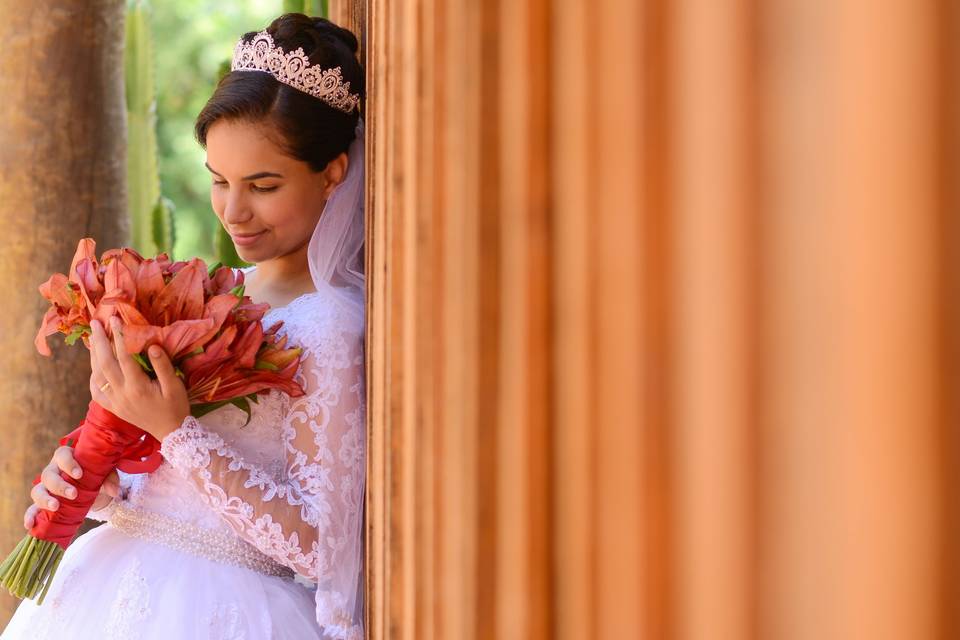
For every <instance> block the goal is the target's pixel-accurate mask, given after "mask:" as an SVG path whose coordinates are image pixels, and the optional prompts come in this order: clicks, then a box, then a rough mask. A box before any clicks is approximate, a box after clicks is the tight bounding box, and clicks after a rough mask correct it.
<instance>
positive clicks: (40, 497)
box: [30, 484, 60, 511]
mask: <svg viewBox="0 0 960 640" xmlns="http://www.w3.org/2000/svg"><path fill="white" fill-rule="evenodd" d="M30 499H31V500H33V504H35V505H36V506H37V507H39V508H41V509H46V510H47V511H56V510H57V509H59V508H60V502H59V501H58V500H57V499H56V498H53V497H51V496H50V494H49V493H47V489H46V487H44V486H43V485H42V484H35V485H33V488H32V489H30Z"/></svg>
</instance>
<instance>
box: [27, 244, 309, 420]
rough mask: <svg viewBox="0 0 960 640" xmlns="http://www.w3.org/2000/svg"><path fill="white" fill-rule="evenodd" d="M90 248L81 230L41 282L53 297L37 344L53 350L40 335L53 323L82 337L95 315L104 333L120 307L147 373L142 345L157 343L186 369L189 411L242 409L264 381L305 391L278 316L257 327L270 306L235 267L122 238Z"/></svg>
mask: <svg viewBox="0 0 960 640" xmlns="http://www.w3.org/2000/svg"><path fill="white" fill-rule="evenodd" d="M95 249H96V243H95V242H94V241H93V240H92V239H90V238H84V239H83V240H81V241H80V243H79V245H78V246H77V251H76V254H75V255H74V257H73V261H72V263H71V265H70V273H69V274H67V275H63V274H61V273H55V274H53V275H52V276H50V278H49V279H48V280H47V281H46V282H45V283H43V284H42V285H40V293H41V295H43V297H44V298H46V299H47V300H49V301H50V308H49V309H48V310H47V312H46V314H45V315H44V318H43V323H42V324H41V326H40V330H39V332H38V333H37V338H36V341H35V344H36V347H37V350H38V351H39V352H40V353H41V354H43V355H46V356H49V355H51V352H50V348H49V347H48V345H47V340H46V339H47V337H48V336H51V335H53V334H56V333H62V334H64V335H66V336H67V337H66V341H67V342H68V343H69V344H73V343H74V342H75V341H76V340H77V339H78V338H80V339H82V340H83V341H84V344H86V345H87V346H88V347H89V343H88V342H87V339H88V337H89V336H90V322H91V321H92V320H93V319H97V320H100V322H101V323H102V324H103V326H104V327H105V328H106V330H107V332H108V333H109V331H110V329H109V326H110V324H109V322H108V320H109V318H110V317H112V316H119V317H120V320H121V323H122V328H121V331H122V334H123V342H124V347H125V348H126V350H127V352H128V353H130V354H133V355H134V357H135V358H136V359H137V361H138V362H140V364H141V366H143V367H144V369H145V370H147V371H148V373H153V372H152V369H151V368H150V365H149V360H148V359H147V358H146V357H144V353H145V351H146V349H148V348H149V347H150V346H151V345H154V344H157V345H160V346H161V347H162V348H163V349H164V351H166V353H167V355H168V356H169V357H170V360H171V361H172V362H173V364H174V366H175V367H176V368H177V371H178V373H179V374H180V375H181V377H182V378H183V381H184V385H185V386H186V388H187V393H188V396H189V398H190V402H191V406H192V407H193V409H194V413H195V414H196V415H202V413H205V412H206V411H209V410H212V409H214V408H216V407H218V406H221V405H223V404H226V403H228V402H231V403H233V404H236V405H237V406H241V407H242V408H244V409H245V410H246V411H247V412H248V414H249V406H248V405H247V404H246V400H254V401H255V400H256V397H255V394H258V393H263V392H267V391H269V390H270V389H279V390H281V391H283V392H284V393H287V394H289V395H291V396H299V395H303V390H302V389H301V387H300V385H299V384H298V383H297V382H296V381H295V380H294V376H295V374H296V372H297V369H298V367H299V366H300V353H301V350H300V349H299V348H287V346H286V337H285V336H284V337H278V335H277V330H278V329H279V328H280V327H281V326H282V323H280V322H278V323H276V324H274V325H273V326H271V327H270V328H269V329H267V330H266V331H265V330H264V329H263V326H262V324H261V319H262V318H263V316H264V314H265V313H266V312H267V310H268V309H269V308H270V307H269V305H267V304H254V303H253V302H252V301H251V300H250V298H249V297H248V296H245V295H244V294H243V289H244V285H243V273H242V272H238V271H235V270H234V269H231V268H229V267H223V266H220V265H215V266H214V267H212V268H211V269H208V268H207V266H206V264H204V262H203V260H200V259H199V258H194V259H192V260H187V261H178V262H171V261H170V258H169V257H168V256H167V255H166V254H164V253H161V254H160V255H158V256H157V257H156V258H144V257H143V256H141V255H140V254H139V253H137V252H136V251H134V250H132V249H128V248H123V249H110V250H108V251H105V252H104V253H103V255H102V256H101V259H100V261H99V262H98V261H97V257H96V254H95Z"/></svg>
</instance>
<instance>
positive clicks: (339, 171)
mask: <svg viewBox="0 0 960 640" xmlns="http://www.w3.org/2000/svg"><path fill="white" fill-rule="evenodd" d="M349 164H350V162H349V160H347V154H346V153H341V154H340V155H338V156H337V157H336V158H334V159H333V160H331V161H330V162H328V163H327V166H326V168H325V169H324V170H323V175H324V178H325V179H326V185H324V187H323V197H324V198H325V199H326V198H329V197H330V194H331V193H333V190H334V188H335V187H336V186H337V185H338V184H340V183H341V182H343V179H344V178H345V177H346V175H347V168H348V167H349Z"/></svg>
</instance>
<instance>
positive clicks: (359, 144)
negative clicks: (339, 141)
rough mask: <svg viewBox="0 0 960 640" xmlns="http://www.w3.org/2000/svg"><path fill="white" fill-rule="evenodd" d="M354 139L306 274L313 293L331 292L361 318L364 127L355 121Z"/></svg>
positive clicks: (326, 208) (315, 237)
mask: <svg viewBox="0 0 960 640" xmlns="http://www.w3.org/2000/svg"><path fill="white" fill-rule="evenodd" d="M355 131H356V138H354V140H353V142H351V143H350V149H349V150H348V152H347V162H348V165H347V175H346V176H344V179H343V181H342V182H341V183H340V184H339V185H337V187H336V188H335V189H334V190H333V193H331V194H330V197H329V198H328V199H327V204H326V206H324V208H323V213H322V214H321V216H320V221H319V222H318V223H317V226H316V228H315V229H314V230H313V236H312V237H311V238H310V246H309V248H308V250H307V253H308V255H309V261H310V275H311V276H313V284H314V286H315V287H316V288H317V291H324V290H325V289H333V291H332V293H336V294H337V295H338V296H339V297H340V298H341V299H342V300H343V301H344V302H346V303H347V304H349V305H351V307H359V308H355V311H356V312H357V313H358V314H360V315H361V316H362V314H363V303H364V292H365V289H364V287H365V282H366V276H365V274H364V252H363V247H364V242H363V241H364V229H363V196H364V125H363V118H360V119H359V120H358V121H357V126H356V129H355Z"/></svg>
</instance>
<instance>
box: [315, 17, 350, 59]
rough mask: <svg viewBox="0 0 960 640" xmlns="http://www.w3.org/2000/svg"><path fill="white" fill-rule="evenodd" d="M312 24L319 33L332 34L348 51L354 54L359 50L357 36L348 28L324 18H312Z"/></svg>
mask: <svg viewBox="0 0 960 640" xmlns="http://www.w3.org/2000/svg"><path fill="white" fill-rule="evenodd" d="M313 26H314V28H315V29H316V30H317V31H319V32H320V33H323V34H328V35H332V36H334V37H335V38H336V39H337V40H339V41H340V42H342V43H343V44H344V45H346V47H347V49H349V50H350V53H353V54H356V53H357V51H359V50H360V43H359V42H358V41H357V36H355V35H354V34H353V32H352V31H350V30H349V29H344V28H343V27H341V26H339V25H336V24H334V23H332V22H330V21H329V20H327V19H326V18H314V19H313Z"/></svg>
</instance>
